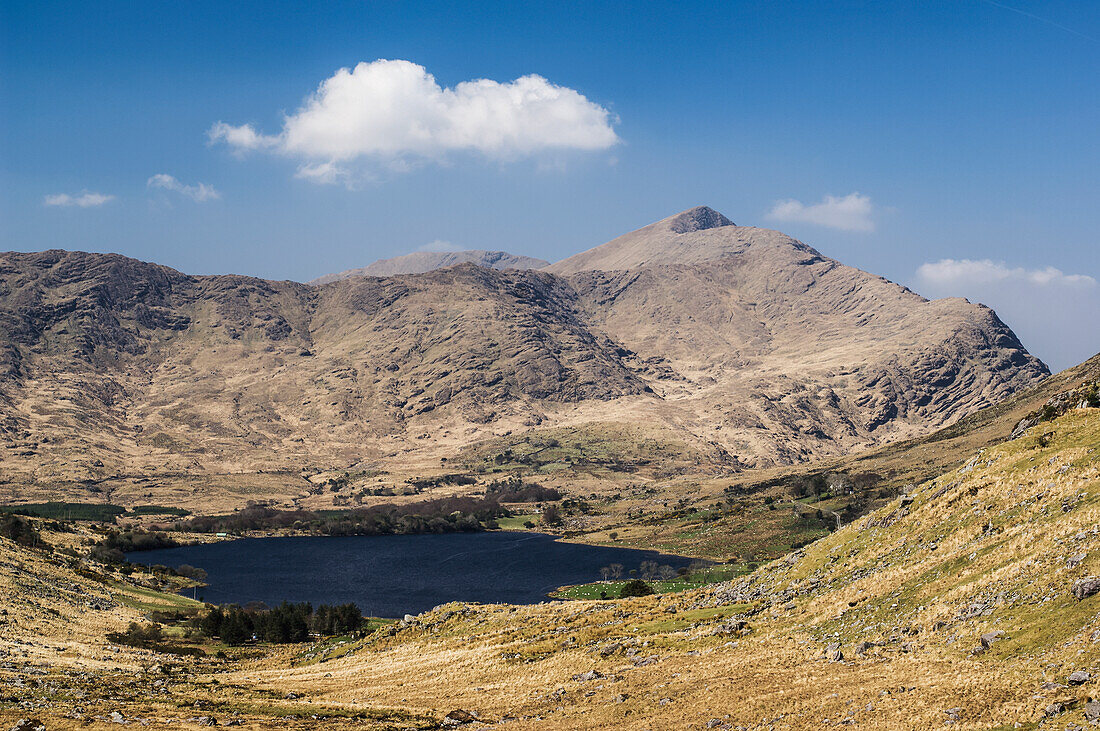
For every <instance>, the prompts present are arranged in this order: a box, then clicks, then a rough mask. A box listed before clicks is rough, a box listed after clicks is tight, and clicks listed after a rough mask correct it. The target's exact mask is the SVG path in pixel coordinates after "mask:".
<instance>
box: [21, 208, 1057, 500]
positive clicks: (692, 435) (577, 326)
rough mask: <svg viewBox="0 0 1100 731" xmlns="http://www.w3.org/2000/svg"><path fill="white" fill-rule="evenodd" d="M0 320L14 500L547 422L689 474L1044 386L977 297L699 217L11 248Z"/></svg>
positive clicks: (440, 452)
mask: <svg viewBox="0 0 1100 731" xmlns="http://www.w3.org/2000/svg"><path fill="white" fill-rule="evenodd" d="M611 267H620V268H611ZM621 267H625V268H621ZM0 333H2V337H0V469H2V470H3V471H4V475H5V477H4V479H6V480H7V484H8V485H9V486H10V491H9V497H8V499H16V500H18V499H26V498H27V497H29V496H31V495H37V496H42V495H45V494H50V495H54V494H60V493H64V494H66V495H68V496H69V497H72V498H78V497H81V496H84V497H87V495H86V493H87V491H88V490H91V489H92V488H93V487H94V488H95V489H96V490H103V491H107V492H110V491H112V490H114V491H118V492H117V494H116V497H117V498H118V499H120V500H121V499H128V498H125V496H126V495H131V496H132V495H136V494H140V491H141V490H143V489H145V488H144V487H143V486H144V485H147V484H148V482H149V481H150V480H153V482H155V483H157V484H168V483H172V484H175V483H177V482H180V481H186V480H192V481H193V480H195V479H198V478H196V477H195V475H199V474H205V475H223V476H239V475H245V474H250V475H260V474H264V475H268V476H270V475H272V474H283V475H286V477H285V479H284V480H283V483H281V485H282V486H281V487H280V488H279V489H280V490H282V492H281V493H280V494H285V495H293V494H295V493H296V492H297V491H299V490H301V489H302V486H301V485H302V483H301V482H300V480H301V478H300V475H301V474H303V473H313V472H317V471H320V470H331V469H355V470H379V469H394V470H411V469H421V468H422V467H425V466H427V465H434V469H437V470H438V469H439V465H440V464H441V461H440V460H441V459H443V460H446V459H447V458H452V457H454V456H455V455H456V454H457V453H458V452H459V451H460V450H462V449H464V448H466V447H467V446H468V445H472V444H474V443H477V442H478V441H479V440H485V439H493V438H507V439H509V440H512V441H513V442H515V441H516V440H519V441H523V439H522V438H521V437H520V436H519V435H523V434H525V433H526V432H528V431H531V430H536V429H537V430H548V429H549V430H555V429H556V430H558V431H556V432H555V433H562V434H566V433H568V434H569V435H572V436H570V437H569V438H570V439H572V440H574V441H576V440H580V441H583V442H584V443H586V444H589V445H591V444H593V443H597V442H599V441H600V440H601V439H604V438H606V437H607V435H608V434H611V433H615V434H617V435H618V436H616V437H615V438H616V439H619V440H623V439H627V437H626V436H625V435H626V434H627V432H626V431H624V430H623V429H622V428H619V427H621V426H626V425H629V428H630V434H631V436H630V437H629V439H627V441H630V440H633V441H635V442H637V443H638V444H652V445H657V446H654V449H657V450H658V451H657V452H654V455H652V456H651V457H649V458H648V459H647V458H646V457H645V456H644V455H636V456H637V459H636V460H634V464H643V463H647V462H648V463H653V462H654V460H659V459H660V454H661V453H662V452H660V450H661V449H665V447H661V446H660V445H666V447H667V445H670V444H673V443H675V444H676V445H678V446H676V450H677V453H678V454H681V455H691V456H686V457H685V458H684V459H685V461H684V463H683V466H682V469H684V470H689V471H690V470H705V469H718V470H725V471H730V470H737V469H740V468H744V467H761V466H769V465H783V464H792V463H797V462H802V461H805V460H809V459H813V458H820V457H829V456H837V455H843V454H848V453H851V452H852V451H853V450H857V449H862V448H866V447H873V446H877V445H881V444H884V443H887V442H890V441H895V440H898V439H902V438H905V437H910V436H917V435H920V434H926V433H927V432H929V431H930V430H932V429H933V428H936V427H939V426H943V425H946V424H950V423H951V422H953V421H955V420H957V419H959V418H960V417H963V416H966V415H967V414H970V413H972V412H974V411H976V410H978V409H980V408H982V407H985V406H988V405H990V404H992V403H996V402H997V401H999V400H1001V399H1004V398H1006V397H1008V396H1011V395H1012V394H1013V393H1015V392H1017V391H1019V390H1021V389H1024V388H1027V387H1029V386H1032V385H1034V384H1035V383H1037V382H1038V381H1039V380H1041V379H1042V378H1044V377H1045V376H1046V375H1047V370H1046V367H1045V366H1044V365H1043V364H1042V363H1041V362H1039V361H1038V360H1036V359H1035V358H1033V357H1032V356H1030V355H1029V354H1028V353H1027V351H1026V350H1025V349H1024V348H1023V346H1022V345H1021V344H1020V342H1019V341H1018V340H1017V339H1016V337H1015V336H1014V335H1013V333H1012V332H1011V330H1010V329H1009V328H1008V327H1006V326H1005V325H1004V324H1003V323H1002V322H1001V321H1000V320H999V319H998V318H997V317H996V315H995V314H994V313H993V312H992V311H991V310H989V309H988V308H985V307H982V306H980V305H972V304H970V303H968V302H966V301H965V300H960V299H954V300H937V301H928V300H925V299H924V298H922V297H919V296H918V295H916V294H914V293H912V292H910V291H909V290H907V289H905V288H904V287H900V286H898V285H896V284H893V283H891V282H888V281H886V280H884V279H882V278H881V277H876V276H874V275H871V274H867V273H866V272H862V271H859V270H857V269H853V268H851V267H847V266H844V265H842V264H840V263H839V262H836V261H833V260H831V259H828V258H826V257H824V256H822V255H821V254H819V253H818V252H816V251H814V250H813V249H812V248H810V247H809V246H806V245H805V244H802V243H800V242H798V241H795V240H794V239H791V238H790V237H787V236H785V235H784V234H781V233H779V232H775V231H768V230H765V229H757V228H752V227H742V226H735V225H733V224H732V223H731V222H730V221H729V219H727V218H725V217H724V216H722V215H721V214H718V213H716V212H714V211H712V210H710V209H707V208H697V209H692V210H690V211H686V212H684V213H681V214H678V215H676V216H673V217H671V218H667V219H664V220H663V221H660V222H658V223H656V224H652V225H650V226H647V227H645V228H643V229H640V230H639V231H636V232H633V233H631V234H627V235H626V236H623V237H620V238H619V239H616V240H615V241H612V242H610V243H608V244H605V245H604V246H601V247H597V248H596V249H593V250H592V251H589V252H585V253H584V254H580V255H578V256H576V257H571V258H570V259H566V260H564V261H562V262H558V263H557V264H554V265H552V266H550V267H548V268H546V269H545V270H543V271H536V270H530V269H527V270H519V269H506V270H497V269H491V268H486V267H482V266H475V265H473V264H470V263H465V264H459V265H457V266H450V267H446V268H442V269H435V270H432V271H428V272H424V273H418V274H400V275H394V276H389V277H348V278H346V279H342V280H339V281H334V282H330V283H328V284H324V285H320V286H313V285H305V284H298V283H294V282H273V281H266V280H262V279H256V278H252V277H244V276H190V275H186V274H182V273H180V272H177V271H175V270H173V269H170V268H168V267H164V266H159V265H156V264H149V263H144V262H140V261H136V260H133V259H128V258H125V257H122V256H117V255H106V254H88V253H81V252H66V251H59V250H54V251H47V252H41V253H32V254H26V253H6V254H2V255H0ZM609 425H618V426H615V428H611V427H610V426H609ZM562 430H564V431H562ZM509 435H511V436H509ZM639 440H640V441H639ZM629 451H630V452H631V453H632V454H634V453H635V452H636V451H637V450H635V449H630V450H629ZM665 453H667V452H665ZM610 458H611V459H612V461H614V455H610ZM562 459H565V460H567V464H563V465H559V466H568V464H574V462H568V460H571V459H573V457H571V456H563V457H562ZM601 459H602V458H601ZM415 465H420V466H418V467H414V466H415ZM425 468H426V467H425ZM631 469H633V467H632V468H631ZM677 469H678V470H679V469H681V467H677ZM151 476H157V477H156V479H153V478H152V477H151ZM255 479H261V478H259V477H257V478H255ZM272 479H274V478H271V477H264V478H262V480H265V481H267V482H265V484H269V483H270V480H272ZM226 480H229V482H226V483H224V484H225V485H226V486H225V487H224V491H225V492H224V494H226V495H228V496H230V497H232V496H233V495H236V496H237V497H235V498H233V499H242V498H241V497H240V495H241V493H239V492H237V491H239V490H241V489H244V488H243V487H242V486H241V484H240V483H241V481H242V480H241V478H239V477H226ZM230 483H232V484H231V485H230ZM205 484H206V485H207V489H209V490H215V488H214V487H212V486H211V485H213V482H211V480H210V479H206V483H205ZM219 484H222V483H219ZM217 489H218V490H222V489H223V488H221V487H219V488H217ZM265 489H268V488H265ZM270 489H272V490H273V489H274V488H270ZM25 490H30V492H25ZM66 491H67V492H66Z"/></svg>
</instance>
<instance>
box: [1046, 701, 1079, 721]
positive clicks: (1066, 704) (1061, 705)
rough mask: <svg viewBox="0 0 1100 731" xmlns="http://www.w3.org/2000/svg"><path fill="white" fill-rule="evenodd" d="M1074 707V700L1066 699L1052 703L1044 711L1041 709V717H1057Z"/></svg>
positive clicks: (1075, 702)
mask: <svg viewBox="0 0 1100 731" xmlns="http://www.w3.org/2000/svg"><path fill="white" fill-rule="evenodd" d="M1075 705H1077V699H1076V698H1066V699H1063V700H1060V701H1054V702H1053V703H1051V704H1050V705H1049V706H1047V707H1046V708H1045V709H1043V715H1044V716H1046V717H1047V718H1050V717H1051V716H1057V715H1059V714H1062V713H1065V712H1066V711H1068V710H1070V709H1071V708H1073V707H1074V706H1075Z"/></svg>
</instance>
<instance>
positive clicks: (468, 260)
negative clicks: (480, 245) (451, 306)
mask: <svg viewBox="0 0 1100 731" xmlns="http://www.w3.org/2000/svg"><path fill="white" fill-rule="evenodd" d="M547 263H548V262H545V261H543V260H542V259H535V258H533V257H530V256H516V255H515V254H509V253H508V252H506V251H482V250H480V249H471V250H469V251H417V252H413V253H412V254H405V255H404V256H395V257H394V258H392V259H379V260H378V261H376V262H374V263H373V264H370V265H368V266H365V267H359V268H358V269H348V270H347V271H343V272H339V273H337V274H326V275H324V276H323V277H317V278H316V279H314V280H311V281H310V284H327V283H329V282H338V281H339V280H341V279H347V278H348V277H392V276H394V275H395V274H423V273H424V272H430V271H433V270H435V269H443V268H444V267H451V266H455V265H457V264H476V265H477V266H480V267H488V268H489V269H540V268H542V267H544V266H546V265H547Z"/></svg>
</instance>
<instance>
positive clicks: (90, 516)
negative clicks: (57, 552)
mask: <svg viewBox="0 0 1100 731" xmlns="http://www.w3.org/2000/svg"><path fill="white" fill-rule="evenodd" d="M0 512H4V513H15V514H16V515H30V516H33V517H36V518H50V519H52V520H102V521H106V522H111V521H113V520H114V519H115V518H116V517H118V516H119V515H122V514H123V513H125V512H126V508H124V507H122V506H121V505H111V504H110V503H53V502H50V503H26V504H24V505H0Z"/></svg>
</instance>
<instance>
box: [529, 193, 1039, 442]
mask: <svg viewBox="0 0 1100 731" xmlns="http://www.w3.org/2000/svg"><path fill="white" fill-rule="evenodd" d="M546 271H550V272H554V273H557V274H559V275H562V276H565V278H566V279H567V281H569V283H570V284H571V285H572V286H573V287H574V288H575V289H576V291H577V293H578V295H579V298H580V301H581V303H582V305H583V306H584V307H585V312H586V315H587V318H588V321H589V322H590V323H591V324H592V325H593V327H594V328H596V329H597V330H598V331H600V332H602V333H605V334H606V335H607V337H609V338H610V339H612V340H614V341H616V342H618V343H621V344H622V345H623V346H624V347H625V348H627V349H629V350H630V351H632V352H633V353H634V354H636V357H637V358H638V359H639V360H640V361H641V362H644V363H646V364H648V365H649V366H650V367H651V368H652V369H653V371H652V372H653V373H654V374H655V376H656V378H655V379H654V380H655V381H656V382H657V383H658V384H659V385H655V386H654V387H655V389H656V390H657V391H658V393H660V394H661V395H662V397H663V398H664V400H665V401H666V403H675V404H677V405H679V406H682V407H683V408H684V410H685V411H688V412H689V413H690V414H692V416H693V417H698V418H697V420H696V421H695V422H694V425H695V426H694V428H695V429H696V430H697V433H700V434H707V435H708V436H710V438H712V439H714V440H716V441H718V442H720V443H721V444H723V446H725V447H726V448H727V449H728V450H729V451H730V452H732V453H734V454H736V455H738V456H740V457H742V458H743V459H745V460H746V461H748V462H750V463H753V464H760V463H761V462H762V460H760V459H759V456H760V455H768V456H769V457H771V460H772V461H775V460H777V461H780V462H782V461H797V460H799V459H803V458H805V457H807V456H809V455H811V454H818V455H820V454H829V453H832V454H840V453H844V452H849V451H851V450H853V449H857V448H861V447H866V446H869V445H871V444H873V443H875V442H878V441H882V440H884V439H891V438H896V437H898V436H904V435H909V434H914V433H918V432H920V431H926V430H928V429H929V427H935V426H940V425H943V424H946V423H950V422H951V421H953V420H955V419H957V418H958V417H959V416H961V415H964V414H967V413H971V412H973V411H976V410H978V409H980V408H982V407H984V406H988V405H990V404H993V403H996V402H997V401H999V400H1001V399H1003V398H1005V397H1006V396H1008V395H1010V394H1012V393H1013V392H1015V391H1016V390H1018V389H1020V388H1023V387H1026V386H1029V385H1032V384H1034V383H1036V382H1037V381H1038V380H1039V379H1041V378H1042V377H1044V376H1045V375H1046V374H1047V370H1046V367H1045V366H1044V365H1043V364H1042V363H1041V362H1039V361H1038V360H1037V359H1035V358H1033V357H1031V356H1030V355H1028V353H1027V351H1026V350H1025V349H1024V347H1023V346H1022V345H1021V344H1020V342H1019V340H1018V339H1017V338H1016V336H1015V335H1014V334H1013V333H1012V331H1011V330H1010V329H1009V328H1008V327H1007V326H1006V325H1005V324H1004V323H1002V322H1001V321H1000V320H999V319H998V318H997V316H996V314H994V313H993V311H992V310H990V309H988V308H986V307H983V306H981V305H974V304H971V303H969V302H967V301H966V300H962V299H946V300H934V301H929V300H926V299H924V298H923V297H920V296H919V295H917V294H915V293H913V292H911V291H910V290H908V289H906V288H904V287H901V286H899V285H896V284H894V283H892V282H889V281H887V280H885V279H883V278H882V277H878V276H874V275H872V274H868V273H866V272H863V271H860V270H858V269H854V268H852V267H848V266H844V265H843V264H840V263H839V262H837V261H834V260H832V259H829V258H827V257H824V256H822V255H821V254H820V253H818V252H817V251H815V250H814V249H812V248H810V247H809V246H806V245H805V244H803V243H801V242H799V241H796V240H794V239H792V238H790V237H789V236H786V235H784V234H782V233H779V232H778V231H770V230H766V229H758V228H753V227H746V226H736V225H734V224H733V223H732V222H730V221H729V219H727V218H725V217H724V216H722V215H721V214H718V213H717V212H715V211H712V210H710V209H708V208H696V209H691V210H689V211H685V212H683V213H680V214H678V215H676V216H672V217H670V218H667V219H665V220H663V221H659V222H657V223H654V224H651V225H649V226H646V227H645V228H642V229H639V230H638V231H635V232H633V233H630V234H626V235H625V236H622V237H619V238H618V239H615V240H614V241H611V242H609V243H607V244H604V245H603V246H600V247H597V248H595V249H592V250H590V251H587V252H583V253H581V254H578V255H576V256H574V257H570V258H569V259H565V260H564V261H561V262H558V263H556V264H554V265H552V266H550V267H548V268H547V269H546ZM767 461H769V460H766V459H765V460H763V462H765V463H766V462H767Z"/></svg>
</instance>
